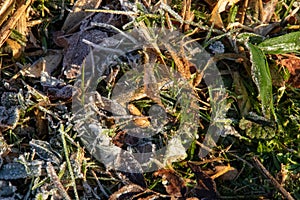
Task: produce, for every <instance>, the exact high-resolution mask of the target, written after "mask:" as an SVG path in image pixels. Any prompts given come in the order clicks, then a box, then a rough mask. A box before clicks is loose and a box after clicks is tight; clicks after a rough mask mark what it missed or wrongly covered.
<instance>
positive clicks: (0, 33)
mask: <svg viewBox="0 0 300 200" xmlns="http://www.w3.org/2000/svg"><path fill="white" fill-rule="evenodd" d="M33 1H34V0H26V1H22V4H21V6H20V7H19V8H18V9H17V10H16V12H15V13H14V14H13V15H12V16H11V17H10V19H9V20H8V21H7V23H6V24H5V25H4V26H3V28H2V29H1V30H0V47H2V45H3V44H4V42H5V41H6V40H7V38H8V37H9V36H10V34H11V31H12V29H13V28H14V27H15V26H16V24H17V22H18V21H19V19H20V18H21V17H22V16H23V14H24V12H25V11H26V9H27V8H28V7H29V6H30V4H31V3H33Z"/></svg>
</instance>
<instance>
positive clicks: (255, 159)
mask: <svg viewBox="0 0 300 200" xmlns="http://www.w3.org/2000/svg"><path fill="white" fill-rule="evenodd" d="M253 161H254V162H255V165H256V166H257V168H258V169H260V170H261V171H262V172H263V174H264V175H266V177H268V178H269V179H270V180H271V182H272V184H273V185H274V186H275V187H276V188H277V189H278V190H279V191H280V192H281V194H282V195H283V196H284V197H285V198H286V199H288V200H295V199H294V198H293V197H292V195H291V194H290V193H289V192H288V191H286V190H285V189H284V187H282V186H281V185H280V184H279V183H278V181H277V180H276V179H275V178H274V177H273V176H272V175H271V174H270V172H269V171H268V170H267V169H266V168H265V167H264V166H263V164H262V163H261V162H260V161H259V160H258V158H257V157H253Z"/></svg>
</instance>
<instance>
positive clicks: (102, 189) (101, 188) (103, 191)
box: [91, 170, 109, 198]
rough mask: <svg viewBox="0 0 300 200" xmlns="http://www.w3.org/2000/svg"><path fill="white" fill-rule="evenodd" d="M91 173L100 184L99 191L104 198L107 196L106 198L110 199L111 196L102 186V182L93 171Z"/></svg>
mask: <svg viewBox="0 0 300 200" xmlns="http://www.w3.org/2000/svg"><path fill="white" fill-rule="evenodd" d="M91 172H92V174H93V176H94V178H95V180H96V182H97V184H98V186H99V189H100V190H101V192H102V193H103V194H104V196H105V197H106V198H109V195H108V194H107V192H106V191H105V190H104V188H103V186H102V184H101V183H100V181H99V179H98V177H97V175H96V173H95V172H94V171H93V170H91Z"/></svg>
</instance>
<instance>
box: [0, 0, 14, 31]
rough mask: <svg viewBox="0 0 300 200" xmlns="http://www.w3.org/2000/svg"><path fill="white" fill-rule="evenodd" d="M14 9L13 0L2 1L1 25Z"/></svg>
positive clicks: (0, 8) (0, 7) (0, 3)
mask: <svg viewBox="0 0 300 200" xmlns="http://www.w3.org/2000/svg"><path fill="white" fill-rule="evenodd" d="M12 9H13V0H1V2H0V26H1V25H2V24H3V22H4V21H5V20H6V18H7V16H8V15H9V13H10V12H11V11H12Z"/></svg>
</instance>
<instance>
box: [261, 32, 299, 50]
mask: <svg viewBox="0 0 300 200" xmlns="http://www.w3.org/2000/svg"><path fill="white" fill-rule="evenodd" d="M258 47H259V48H260V49H261V50H262V51H263V52H264V53H265V54H284V53H297V52H298V53H299V52H300V31H298V32H293V33H288V34H285V35H281V36H278V37H274V38H270V39H266V40H265V41H263V42H261V43H260V44H259V45H258Z"/></svg>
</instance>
